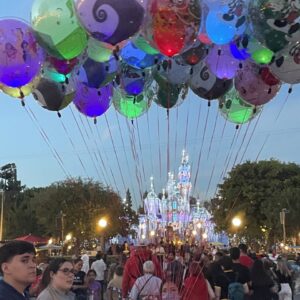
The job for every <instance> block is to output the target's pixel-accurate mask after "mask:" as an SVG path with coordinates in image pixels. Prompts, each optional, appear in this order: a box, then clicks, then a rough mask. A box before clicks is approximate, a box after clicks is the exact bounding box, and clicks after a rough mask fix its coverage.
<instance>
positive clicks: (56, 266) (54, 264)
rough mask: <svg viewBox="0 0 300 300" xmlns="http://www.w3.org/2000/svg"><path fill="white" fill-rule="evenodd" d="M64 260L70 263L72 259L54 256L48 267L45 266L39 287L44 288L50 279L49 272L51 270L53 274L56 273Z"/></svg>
mask: <svg viewBox="0 0 300 300" xmlns="http://www.w3.org/2000/svg"><path fill="white" fill-rule="evenodd" d="M65 262H70V263H71V264H72V261H70V260H67V259H64V258H62V257H60V258H55V259H53V260H52V261H51V262H50V264H49V265H48V267H47V268H46V270H45V272H44V274H43V277H42V280H41V287H42V289H45V288H46V287H47V286H48V285H49V283H50V281H51V276H50V273H51V272H53V273H54V274H56V273H57V271H58V270H59V269H60V267H61V266H62V265H63V264H64V263H65Z"/></svg>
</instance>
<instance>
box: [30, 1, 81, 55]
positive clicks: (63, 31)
mask: <svg viewBox="0 0 300 300" xmlns="http://www.w3.org/2000/svg"><path fill="white" fill-rule="evenodd" d="M31 25H32V28H33V29H34V31H35V34H36V37H37V38H38V41H39V43H40V44H41V46H42V47H44V48H45V49H46V50H47V52H48V53H49V54H50V55H52V56H55V57H57V58H59V59H67V60H70V59H72V58H74V57H77V56H79V55H80V53H82V51H83V50H84V49H85V47H86V45H87V36H86V33H85V31H84V30H83V28H82V27H81V26H80V25H79V23H78V20H77V18H76V14H75V11H74V7H73V1H72V0H51V1H49V0H35V1H34V3H33V6H32V11H31Z"/></svg>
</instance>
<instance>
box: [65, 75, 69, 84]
mask: <svg viewBox="0 0 300 300" xmlns="http://www.w3.org/2000/svg"><path fill="white" fill-rule="evenodd" d="M65 83H66V84H69V78H68V77H67V76H66V80H65Z"/></svg>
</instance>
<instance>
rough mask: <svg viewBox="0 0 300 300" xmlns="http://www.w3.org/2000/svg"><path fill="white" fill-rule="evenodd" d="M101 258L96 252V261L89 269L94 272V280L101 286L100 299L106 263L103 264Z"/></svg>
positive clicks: (99, 253) (100, 254)
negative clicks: (95, 275)
mask: <svg viewBox="0 0 300 300" xmlns="http://www.w3.org/2000/svg"><path fill="white" fill-rule="evenodd" d="M102 257H103V255H102V253H101V252H98V253H97V255H96V261H94V262H93V263H92V265H91V269H92V270H95V271H96V274H97V277H96V280H97V281H98V282H99V283H100V284H101V298H102V299H103V292H104V277H105V271H106V263H105V262H104V260H103V259H102Z"/></svg>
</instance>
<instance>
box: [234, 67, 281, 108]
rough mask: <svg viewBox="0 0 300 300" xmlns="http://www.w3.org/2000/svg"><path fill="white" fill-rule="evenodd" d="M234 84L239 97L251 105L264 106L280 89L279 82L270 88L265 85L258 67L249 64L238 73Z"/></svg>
mask: <svg viewBox="0 0 300 300" xmlns="http://www.w3.org/2000/svg"><path fill="white" fill-rule="evenodd" d="M234 84H235V88H236V90H237V91H238V92H239V95H240V97H242V98H243V99H244V100H245V101H247V102H248V103H250V104H252V105H263V104H266V103H267V102H269V101H270V100H271V99H273V98H274V97H275V96H276V94H277V93H278V91H279V89H280V87H281V84H280V82H278V83H277V84H276V85H273V86H272V87H271V86H270V85H268V84H266V83H265V82H264V80H263V79H262V77H261V74H260V69H259V66H257V65H255V64H253V63H250V62H248V63H247V64H245V65H244V66H243V68H242V69H241V70H239V71H238V73H237V76H236V78H235V82H234Z"/></svg>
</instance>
